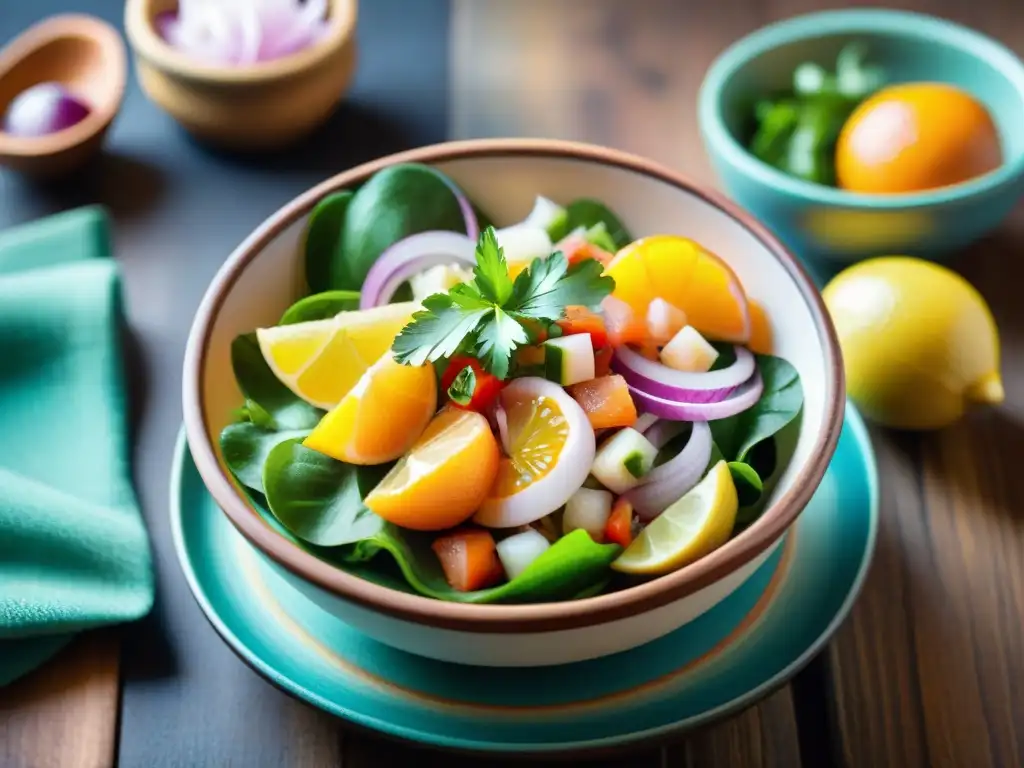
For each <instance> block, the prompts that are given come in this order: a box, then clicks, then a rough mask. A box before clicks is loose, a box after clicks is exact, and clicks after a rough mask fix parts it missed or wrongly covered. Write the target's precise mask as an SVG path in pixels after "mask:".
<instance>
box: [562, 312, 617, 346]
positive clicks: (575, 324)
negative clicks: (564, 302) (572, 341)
mask: <svg viewBox="0 0 1024 768" xmlns="http://www.w3.org/2000/svg"><path fill="white" fill-rule="evenodd" d="M557 325H558V327H559V328H561V329H562V333H563V334H564V335H566V336H571V335H573V334H574V333H589V334H590V341H591V343H592V344H593V345H594V349H601V348H602V347H606V346H608V334H607V333H606V332H605V329H604V320H602V319H601V316H600V315H599V314H597V313H596V312H591V311H590V310H589V309H587V308H586V307H577V306H571V307H566V308H565V317H563V318H562V319H561V320H559V321H558V323H557Z"/></svg>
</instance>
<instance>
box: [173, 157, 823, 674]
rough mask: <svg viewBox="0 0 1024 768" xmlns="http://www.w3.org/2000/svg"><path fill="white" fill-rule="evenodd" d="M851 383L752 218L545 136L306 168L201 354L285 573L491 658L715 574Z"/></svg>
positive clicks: (203, 416)
mask: <svg viewBox="0 0 1024 768" xmlns="http://www.w3.org/2000/svg"><path fill="white" fill-rule="evenodd" d="M531 147H532V150H533V151H532V152H531V151H530V149H531ZM445 149H447V150H448V152H447V154H446V152H445ZM488 149H489V150H490V151H489V152H488V151H487V150H488ZM444 161H447V164H446V163H445V162H444ZM531 166H532V167H531ZM603 191H606V192H607V194H602V192H603ZM645 194H646V196H647V200H646V203H647V206H646V207H644V200H643V196H644V195H645ZM511 212H518V215H515V214H514V213H513V214H512V215H510V213H511ZM712 215H714V216H717V217H718V218H719V220H718V221H713V220H711V219H710V217H711V216H712ZM723 234H724V235H725V236H724V237H723ZM723 246H725V247H723ZM730 246H731V247H730ZM734 249H735V250H734ZM753 254H756V255H753ZM759 278H762V279H763V285H759V282H758V281H759ZM225 379H228V380H225ZM842 400H843V397H842V378H841V372H839V366H838V359H837V355H836V352H835V344H834V338H833V332H832V329H831V326H830V325H829V324H828V320H827V318H826V317H825V315H824V313H823V312H822V310H821V306H820V301H819V300H818V298H817V294H816V292H815V291H814V289H813V287H812V286H811V285H810V284H809V282H808V281H807V279H806V277H805V276H804V275H803V274H802V272H801V271H800V269H799V267H797V266H796V265H795V263H794V262H793V260H792V259H791V258H790V257H789V256H788V255H786V254H785V252H784V251H783V250H782V248H781V247H780V246H778V244H777V243H775V242H774V240H772V239H770V236H769V235H767V234H766V233H765V232H763V231H762V230H761V229H760V227H759V226H758V225H757V224H756V223H754V222H750V221H749V220H748V219H747V218H746V217H745V216H744V215H743V214H741V213H739V212H736V211H733V210H731V208H729V207H728V204H727V203H724V202H722V201H719V200H717V198H715V197H713V196H711V195H708V194H707V193H704V192H701V191H698V190H696V189H695V188H693V187H692V186H690V185H688V184H686V183H685V182H683V181H682V180H678V179H676V178H675V177H674V176H673V175H672V174H670V173H669V172H667V171H662V170H661V169H657V168H656V167H655V166H651V165H650V164H647V163H645V162H644V161H640V160H638V159H636V158H632V157H630V156H626V155H619V154H617V153H613V152H610V151H608V150H601V149H597V148H589V147H585V146H583V145H567V144H563V143H553V142H500V141H498V142H469V143H464V144H452V145H440V146H439V147H436V148H427V149H425V150H419V151H416V152H413V153H407V154H406V155H404V156H398V157H395V158H392V159H387V160H385V161H381V162H379V163H377V164H370V165H368V166H364V167H362V168H358V169H355V170H354V171H352V172H350V173H349V174H343V175H342V177H339V179H336V180H333V181H332V182H330V183H328V184H327V185H325V186H324V188H319V189H316V190H313V191H312V192H311V193H309V194H308V195H306V196H305V197H304V198H301V199H300V200H299V201H297V202H296V203H295V204H293V205H292V206H291V207H290V208H287V209H285V210H284V211H283V212H282V213H280V214H278V215H277V216H276V217H275V218H273V219H271V220H270V222H268V224H267V225H264V227H263V228H262V229H261V230H260V231H258V232H257V233H256V234H254V236H253V237H252V238H250V240H249V241H248V242H247V243H246V244H244V245H243V246H242V247H241V248H240V249H239V251H238V252H236V254H235V255H234V256H232V258H231V259H230V260H229V262H228V263H227V264H226V265H225V267H224V268H223V269H222V270H221V274H220V275H219V276H218V279H217V280H215V282H214V284H213V286H212V287H211V289H210V292H208V294H207V298H206V300H205V301H204V305H203V307H202V308H201V309H200V312H199V313H198V315H197V319H196V325H195V327H194V328H193V333H192V337H191V339H190V343H189V350H188V352H187V355H186V371H185V413H186V430H187V433H188V438H189V444H190V448H191V450H192V451H193V454H194V456H195V457H196V461H197V466H198V467H199V469H200V472H201V474H202V475H203V478H204V482H206V483H207V485H208V487H209V488H210V490H211V492H212V493H213V494H214V496H215V498H217V500H218V502H219V504H220V506H221V507H222V508H223V509H224V510H225V512H226V513H227V514H228V516H229V517H230V518H231V519H232V521H233V522H234V523H235V525H236V527H238V528H239V530H240V531H241V532H242V533H243V534H244V535H245V536H246V537H247V538H248V539H249V540H250V542H251V543H253V544H255V545H256V547H257V548H258V549H259V550H261V551H262V552H263V554H265V555H266V556H268V559H269V562H271V563H272V564H273V566H274V567H275V568H276V569H277V570H278V572H279V573H281V575H282V576H283V577H284V578H285V580H286V581H287V582H288V583H289V584H290V585H291V586H293V587H295V588H296V589H297V590H298V591H299V592H300V593H302V594H304V595H305V596H307V597H309V598H311V599H313V600H314V601H316V602H317V603H319V604H320V605H322V606H323V607H324V608H325V609H327V610H330V611H332V612H334V613H337V614H338V615H339V616H340V617H341V618H343V619H344V620H346V621H348V622H349V623H351V624H352V625H354V626H355V627H357V628H358V629H360V630H362V631H364V632H366V633H367V634H369V635H371V636H372V637H374V638H376V639H378V640H381V641H383V642H385V643H389V644H391V645H394V646H396V647H399V648H402V649H404V650H408V651H411V652H413V653H421V654H423V655H427V656H432V657H435V658H442V659H446V660H451V661H460V662H466V663H474V664H485V665H488V664H489V665H522V664H531V665H532V664H554V663H563V662H566V661H573V660H579V659H584V658H592V657H595V656H600V655H605V654H607V653H612V652H615V651H618V650H623V649H626V648H629V647H633V646H635V645H638V644H640V643H643V642H646V641H648V640H651V639H654V638H656V637H658V636H660V635H663V634H665V633H666V632H668V631H671V630H672V629H673V628H675V627H678V626H680V625H681V624H683V623H685V622H686V621H689V620H691V619H692V618H695V617H696V616H698V615H700V614H701V613H703V612H704V611H705V610H707V609H708V608H710V607H712V606H713V605H714V604H716V603H717V602H718V601H720V600H721V599H723V598H724V597H725V596H727V595H728V594H729V593H730V592H731V591H732V590H733V589H735V588H736V587H737V586H739V584H740V583H742V581H743V580H744V579H745V578H746V577H747V576H749V575H750V574H751V573H752V572H753V571H754V570H756V568H757V567H758V566H759V565H760V564H761V563H762V562H764V560H765V559H766V558H767V557H768V555H769V554H770V553H771V552H772V551H773V550H774V548H775V547H776V546H778V544H779V543H780V541H781V539H782V536H783V534H784V533H785V531H786V529H787V528H788V526H789V525H790V524H791V523H792V521H793V520H794V519H795V518H796V516H797V514H798V513H799V511H800V509H801V508H802V506H803V505H804V504H806V501H807V500H808V498H809V497H810V494H811V493H812V492H813V489H814V487H815V486H816V484H817V482H819V481H820V478H821V475H822V474H823V472H824V469H825V466H826V465H827V461H828V458H829V457H830V455H831V452H832V450H833V449H834V446H835V440H836V437H837V436H838V432H839V427H840V426H841V420H842V410H841V406H842Z"/></svg>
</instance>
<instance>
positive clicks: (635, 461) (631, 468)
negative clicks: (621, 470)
mask: <svg viewBox="0 0 1024 768" xmlns="http://www.w3.org/2000/svg"><path fill="white" fill-rule="evenodd" d="M622 466H624V467H625V468H626V471H627V472H629V474H631V475H632V476H633V477H635V478H637V479H638V480H639V479H640V478H641V477H643V476H644V474H646V473H645V472H644V457H643V455H642V454H640V453H639V452H636V451H634V452H633V453H631V454H629V456H627V457H626V460H625V461H623V462H622Z"/></svg>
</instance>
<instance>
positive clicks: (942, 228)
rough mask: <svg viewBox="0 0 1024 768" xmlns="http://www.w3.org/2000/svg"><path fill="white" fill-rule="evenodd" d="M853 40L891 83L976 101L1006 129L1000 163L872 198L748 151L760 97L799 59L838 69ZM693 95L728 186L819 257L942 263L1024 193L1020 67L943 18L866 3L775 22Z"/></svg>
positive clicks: (793, 243) (729, 52)
mask: <svg viewBox="0 0 1024 768" xmlns="http://www.w3.org/2000/svg"><path fill="white" fill-rule="evenodd" d="M853 41H862V42H864V43H866V44H867V46H868V56H869V58H870V60H871V61H872V63H879V64H881V65H882V66H883V67H884V68H885V70H886V72H887V74H888V76H889V81H890V82H910V81H930V82H936V81H938V82H947V83H952V84H954V85H957V86H960V87H961V88H963V89H965V90H967V91H968V92H969V93H971V94H972V95H973V96H974V97H975V98H977V99H978V100H979V101H980V102H981V103H982V104H984V105H985V107H986V108H987V109H988V110H989V112H990V114H991V115H992V117H993V119H994V121H995V123H996V126H997V129H998V131H999V135H1000V140H1001V142H1002V149H1003V164H1002V166H1000V167H999V168H998V169H996V170H995V171H993V172H991V173H988V174H986V175H984V176H980V177H978V178H975V179H972V180H970V181H967V182H964V183H962V184H957V185H953V186H949V187H945V188H941V189H937V190H933V191H928V192H921V193H911V194H902V195H867V194H857V193H851V192H847V191H844V190H840V189H836V188H833V187H827V186H823V185H820V184H813V183H810V182H807V181H803V180H801V179H797V178H793V177H791V176H788V175H786V174H784V173H783V172H782V171H779V170H777V169H775V168H773V167H771V166H769V165H767V164H765V163H763V162H762V161H761V160H759V159H758V158H756V157H754V156H753V155H752V154H750V153H749V152H748V151H747V149H746V141H745V140H746V138H747V137H748V136H749V134H750V132H751V130H752V126H751V125H750V122H749V121H750V120H751V118H752V114H753V105H754V102H755V101H756V100H757V99H758V98H761V97H764V96H765V95H768V94H771V93H772V92H773V91H777V90H779V89H786V88H789V87H791V83H792V77H793V70H794V69H795V68H796V67H797V66H798V65H799V64H801V63H802V62H804V61H813V62H816V63H818V64H820V65H822V66H824V67H826V68H828V69H831V68H832V67H833V66H834V63H835V59H836V54H838V52H839V51H840V49H841V48H842V47H843V46H844V45H846V44H847V43H850V42H853ZM698 103H699V114H698V119H699V122H700V129H701V135H702V138H703V141H704V145H705V148H706V150H707V153H708V155H709V157H710V160H711V164H712V167H713V168H714V170H715V173H716V174H717V175H718V178H719V180H720V182H721V183H722V185H723V186H724V188H725V189H726V191H727V192H728V194H729V195H730V196H731V197H732V198H733V199H735V200H736V201H737V202H738V203H739V204H740V205H741V206H743V207H744V208H746V209H748V210H749V211H751V212H752V213H753V214H754V215H755V216H756V217H758V218H759V219H760V220H761V221H762V222H763V223H765V224H767V225H768V226H769V227H770V228H771V229H773V230H774V231H775V233H776V234H777V235H778V236H779V237H780V238H781V239H782V240H783V241H784V242H785V243H786V244H787V245H789V246H790V248H792V249H793V250H794V251H796V252H797V254H798V255H800V256H802V257H804V258H806V259H808V260H810V261H812V262H814V261H817V262H818V263H819V264H825V265H834V266H841V265H842V264H844V263H849V262H853V261H857V260H859V259H862V258H866V257H870V256H877V255H880V254H891V253H899V254H910V255H916V256H923V257H927V258H932V259H935V260H942V259H943V258H944V257H946V256H948V255H949V254H951V253H953V252H954V251H956V250H958V249H961V248H963V247H964V246H966V245H968V244H969V243H972V242H974V241H975V240H977V239H979V238H981V237H983V236H984V235H986V234H988V233H989V232H990V231H991V230H993V229H994V228H996V227H997V226H998V225H999V224H1000V222H1002V220H1003V219H1004V218H1005V217H1006V216H1007V214H1008V213H1009V212H1010V210H1011V209H1012V208H1013V206H1014V205H1015V203H1016V202H1017V200H1018V199H1019V197H1020V195H1021V194H1022V192H1024V131H1022V130H1021V126H1022V125H1024V64H1022V63H1021V61H1020V60H1019V59H1018V58H1017V57H1016V56H1014V54H1013V53H1011V52H1010V51H1009V50H1008V49H1007V48H1005V47H1004V46H1002V45H1001V44H999V43H997V42H996V41H994V40H992V39H991V38H988V37H986V36H984V35H982V34H980V33H978V32H975V31H973V30H971V29H968V28H966V27H963V26H960V25H957V24H953V23H951V22H948V21H945V20H943V19H938V18H935V17H932V16H926V15H923V14H917V13H907V12H901V11H888V10H879V9H863V10H844V11H826V12H822V13H813V14H808V15H804V16H797V17H794V18H792V19H788V20H786V21H782V22H779V23H776V24H772V25H770V26H767V27H764V28H762V29H760V30H758V31H756V32H754V33H753V34H751V35H749V36H747V37H745V38H742V39H740V40H739V41H737V42H736V43H734V44H733V45H732V46H730V47H729V48H728V49H726V51H725V52H724V53H722V54H721V56H719V57H718V59H716V60H715V62H714V63H713V64H712V66H711V67H710V68H709V70H708V72H707V75H706V77H705V79H704V82H703V84H702V86H701V90H700V95H699V97H698Z"/></svg>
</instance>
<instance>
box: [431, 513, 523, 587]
mask: <svg viewBox="0 0 1024 768" xmlns="http://www.w3.org/2000/svg"><path fill="white" fill-rule="evenodd" d="M431 549H433V550H434V554H436V555H437V559H438V560H440V561H441V570H443V571H444V577H445V579H447V580H448V583H449V584H450V585H451V586H452V589H457V590H459V591H460V592H472V591H474V590H477V589H483V588H484V587H489V586H491V585H493V584H496V583H497V582H498V581H500V580H501V579H502V578H503V577H504V575H505V570H504V569H503V568H502V567H501V561H500V560H499V559H498V549H497V547H495V545H494V537H493V536H491V533H490V531H485V530H483V529H482V528H462V529H459V530H456V531H452V532H451V533H449V534H448V535H446V536H441V537H440V538H438V539H435V540H434V543H433V544H432V545H431Z"/></svg>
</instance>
